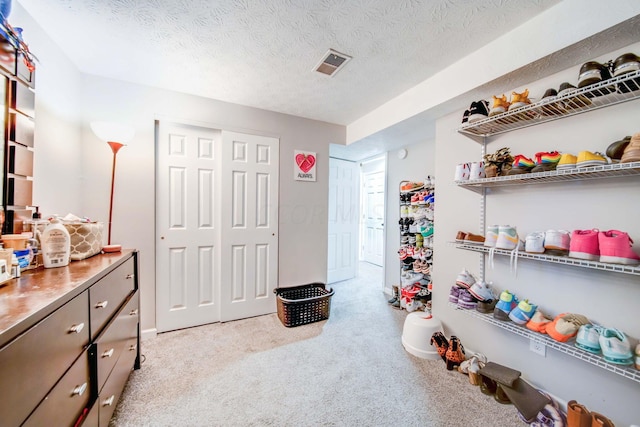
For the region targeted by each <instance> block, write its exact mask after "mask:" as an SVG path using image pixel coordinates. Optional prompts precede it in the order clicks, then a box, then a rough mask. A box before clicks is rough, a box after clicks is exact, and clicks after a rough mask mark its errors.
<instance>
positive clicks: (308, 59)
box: [9, 0, 559, 125]
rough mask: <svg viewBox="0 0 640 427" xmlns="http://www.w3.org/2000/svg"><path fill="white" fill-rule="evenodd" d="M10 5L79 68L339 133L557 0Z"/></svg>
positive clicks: (99, 0)
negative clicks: (331, 62) (321, 67)
mask: <svg viewBox="0 0 640 427" xmlns="http://www.w3.org/2000/svg"><path fill="white" fill-rule="evenodd" d="M18 2H19V3H20V4H21V5H22V6H23V7H24V8H25V9H26V11H27V12H28V13H29V14H30V15H31V16H32V17H33V18H34V19H35V20H36V21H37V22H38V23H39V24H40V25H41V26H42V27H43V29H44V30H45V31H46V32H47V33H48V34H49V35H50V37H51V38H52V39H53V40H54V41H55V42H56V43H57V44H58V45H59V46H60V47H61V48H62V49H63V50H64V51H65V52H66V53H67V55H68V56H69V58H70V59H71V60H72V61H73V62H74V63H75V64H76V66H77V67H78V68H79V69H80V70H81V71H82V72H85V73H88V74H95V75H99V76H104V77H109V78H114V79H119V80H125V81H130V82H134V83H140V84H146V85H151V86H156V87H160V88H165V89H170V90H175V91H180V92H186V93H191V94H197V95H201V96H205V97H208V98H214V99H219V100H223V101H228V102H233V103H237V104H242V105H248V106H253V107H258V108H264V109H267V110H272V111H278V112H282V113H288V114H293V115H296V116H301V117H307V118H312V119H316V120H322V121H326V122H331V123H337V124H344V125H346V124H349V123H351V122H353V121H354V120H356V119H358V118H360V117H362V116H363V115H364V114H366V113H368V112H370V111H371V110H373V109H374V108H376V107H378V106H380V105H382V104H383V103H385V102H386V101H388V100H389V99H391V98H393V97H395V96H397V95H399V94H401V93H402V92H404V91H406V90H408V89H410V88H411V87H413V86H415V85H416V84H418V83H420V82H422V81H423V80H426V79H427V78H429V77H430V76H432V75H433V74H434V73H436V72H438V71H439V70H440V69H442V68H444V67H446V66H448V65H450V64H452V63H454V62H456V61H457V60H459V59H460V58H462V57H464V56H466V55H468V54H469V53H471V52H473V51H475V50H476V49H477V48H480V47H481V46H483V45H485V44H487V43H488V42H490V41H492V40H494V39H495V38H497V37H499V36H500V35H502V34H504V33H506V32H507V31H509V30H510V29H513V28H515V27H517V26H519V25H520V24H522V23H523V22H525V21H527V20H528V19H530V18H531V17H532V16H534V15H536V14H538V13H540V12H542V11H543V10H545V9H547V8H549V7H551V6H553V5H555V4H556V3H558V2H559V0H18ZM9 21H10V22H11V19H9ZM25 37H26V38H27V41H28V34H26V35H25ZM329 48H332V49H335V50H337V51H339V52H343V53H345V54H348V55H351V56H353V59H352V60H351V61H350V62H349V63H347V64H346V66H345V67H344V68H343V69H342V70H341V71H340V72H339V73H337V74H336V76H335V77H332V78H331V77H327V76H325V75H322V74H319V73H317V72H314V71H312V70H313V68H314V67H315V65H316V64H317V63H318V61H319V60H320V59H321V57H322V55H323V54H325V53H326V51H327V50H328V49H329ZM36 54H37V52H36ZM470 72H473V70H470Z"/></svg>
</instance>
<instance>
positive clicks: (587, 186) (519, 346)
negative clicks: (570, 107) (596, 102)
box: [433, 44, 640, 425]
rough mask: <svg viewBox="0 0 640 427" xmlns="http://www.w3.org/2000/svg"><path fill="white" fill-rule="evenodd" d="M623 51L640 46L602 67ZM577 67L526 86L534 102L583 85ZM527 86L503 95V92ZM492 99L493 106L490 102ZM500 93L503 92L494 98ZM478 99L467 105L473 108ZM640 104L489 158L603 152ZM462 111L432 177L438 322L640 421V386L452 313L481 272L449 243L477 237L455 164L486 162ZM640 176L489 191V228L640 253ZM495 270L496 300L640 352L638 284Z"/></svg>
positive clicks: (540, 380)
mask: <svg viewBox="0 0 640 427" xmlns="http://www.w3.org/2000/svg"><path fill="white" fill-rule="evenodd" d="M625 52H635V53H638V52H640V44H636V45H632V46H629V47H627V48H625V49H622V50H619V51H616V52H612V53H611V54H609V55H606V56H603V57H600V58H585V61H586V60H590V59H596V60H599V61H601V62H604V61H606V60H608V59H615V58H616V57H617V56H618V55H620V54H622V53H625ZM578 70H579V67H576V68H572V69H569V70H566V71H564V72H561V73H558V74H556V75H552V76H550V77H548V78H546V79H544V80H541V81H538V82H533V83H532V84H531V85H529V86H528V88H529V89H530V92H531V94H532V95H533V96H534V97H536V96H537V97H539V96H540V95H541V94H542V93H543V92H544V91H545V90H546V89H547V88H550V87H553V88H556V89H557V88H558V87H559V85H560V84H561V83H562V82H564V81H567V82H571V83H573V84H576V82H577V77H578ZM514 89H515V90H520V89H523V88H511V87H505V88H504V92H505V93H508V94H510V93H511V91H512V90H514ZM491 95H492V94H491V93H487V94H486V98H490V97H491ZM496 95H500V94H496ZM471 101H473V100H469V102H471ZM639 112H640V101H638V100H636V101H632V102H627V103H624V104H620V105H616V106H613V107H609V108H606V109H602V110H598V111H592V112H589V113H586V114H582V115H578V116H574V117H570V118H565V119H563V120H560V121H554V122H550V123H546V124H543V125H539V126H534V127H531V128H527V129H522V130H519V131H514V132H510V133H508V134H505V135H502V136H500V137H496V138H494V139H493V140H492V142H491V143H490V144H488V148H487V151H488V152H489V153H493V152H495V151H496V150H497V149H499V148H501V147H510V148H511V152H512V154H513V155H514V156H515V155H516V154H524V155H526V156H528V157H533V155H534V154H535V153H536V152H539V151H551V150H554V149H555V150H559V151H564V152H572V153H574V154H577V153H578V152H579V151H582V150H590V151H601V152H604V151H605V150H606V148H607V147H608V145H609V144H611V143H612V142H614V141H617V140H619V139H621V138H622V137H624V136H625V135H632V134H633V133H635V132H640V122H639V121H638V113H639ZM461 118H462V111H460V112H458V113H455V114H451V115H449V116H446V117H443V118H442V119H440V120H438V122H437V124H436V155H435V169H436V175H437V176H438V178H439V179H438V181H437V182H438V187H437V195H438V197H437V203H436V211H435V221H436V233H435V246H436V249H435V251H434V263H435V264H434V265H436V266H437V268H436V269H434V271H435V274H434V303H433V305H434V314H435V316H436V317H438V318H439V319H440V320H442V322H443V324H444V326H445V331H446V332H447V334H455V335H457V336H459V337H460V338H461V340H462V343H463V344H464V345H465V346H467V348H470V349H473V350H475V351H480V352H482V353H484V354H486V355H487V356H488V358H489V359H490V360H494V361H496V362H498V363H502V364H505V365H507V366H511V367H513V368H515V369H518V370H520V371H521V372H522V373H523V376H524V377H525V378H526V379H527V380H529V381H531V382H533V383H534V384H536V385H537V386H540V387H542V388H544V389H547V390H548V391H550V392H551V393H553V394H554V395H556V396H559V397H560V398H562V399H565V400H566V401H568V400H571V399H575V400H577V401H579V402H580V403H582V404H585V405H586V406H587V407H588V408H589V409H590V410H593V411H596V412H600V413H603V414H605V415H606V416H608V417H609V418H611V419H612V420H613V421H614V422H615V423H616V425H629V424H634V423H635V424H638V422H640V408H639V407H638V401H640V388H639V387H638V383H636V382H634V381H631V380H628V379H626V378H623V377H621V376H618V375H616V374H613V373H610V372H608V371H605V370H603V369H600V368H597V367H595V366H593V365H591V364H588V363H586V362H583V361H580V360H578V359H575V358H572V357H570V356H568V355H566V354H563V353H559V352H556V351H554V350H552V349H547V356H546V358H542V357H540V356H538V355H536V354H534V353H532V352H530V351H529V349H528V347H529V342H528V340H526V339H524V338H522V337H520V336H517V335H514V334H512V333H510V332H508V331H505V330H502V329H500V328H497V327H496V326H493V325H490V324H487V323H484V322H482V321H479V320H476V319H474V318H472V317H469V316H468V315H465V314H464V313H463V312H462V311H459V310H456V309H453V308H451V307H449V306H448V305H447V297H448V294H449V289H450V287H451V285H453V284H454V283H455V278H456V275H457V274H458V273H459V272H460V271H461V270H462V269H463V268H465V267H466V268H468V269H470V270H471V271H472V272H475V273H478V271H479V259H480V255H479V254H476V253H473V252H466V251H462V250H457V249H455V248H454V247H453V246H451V245H449V244H448V243H447V242H449V241H452V240H453V239H454V238H455V235H456V232H457V231H458V230H463V231H472V232H480V233H482V234H484V230H479V228H478V225H479V218H480V210H479V206H480V196H479V195H477V194H475V193H474V192H471V191H469V190H465V189H463V188H459V187H457V186H456V185H454V183H453V174H454V170H455V166H456V164H457V163H461V162H470V161H477V160H480V153H481V151H480V150H481V146H480V145H479V144H478V143H476V142H474V141H473V140H471V139H469V138H467V137H465V136H462V135H461V134H459V133H457V131H456V130H457V129H458V128H459V127H460V121H461ZM638 184H639V182H638V178H637V177H631V178H615V179H603V180H593V181H582V182H574V183H556V184H548V185H528V186H521V187H508V188H507V189H501V190H496V191H491V192H490V193H491V194H489V195H488V196H487V213H486V218H487V223H491V224H510V225H515V226H517V227H518V231H519V232H520V234H521V236H522V237H523V236H524V235H526V234H527V233H528V232H532V231H536V230H542V231H544V230H548V229H566V230H575V229H591V228H599V229H600V230H609V229H620V230H623V231H627V232H629V234H630V235H631V237H632V238H634V239H635V240H636V245H635V249H636V251H637V252H638V253H640V223H639V222H638V221H637V218H638V212H639V211H640V197H639V196H640V185H638ZM495 264H496V266H495V269H487V273H486V277H487V279H488V280H491V281H493V282H494V285H495V289H496V290H497V291H498V292H499V291H502V290H504V289H509V290H510V291H511V292H513V293H516V294H517V295H518V296H519V297H520V298H521V299H522V298H528V299H529V300H530V302H533V303H536V304H538V305H539V306H540V307H541V308H542V309H543V311H544V312H545V313H548V314H549V315H552V316H555V315H558V314H560V313H563V312H574V313H581V314H584V315H586V316H587V317H589V318H590V319H591V320H592V321H594V322H597V323H600V324H602V325H604V326H607V327H615V328H619V329H621V330H623V331H624V332H625V333H626V334H628V335H629V336H630V337H632V343H633V344H634V345H635V343H636V342H637V339H638V338H640V322H638V321H637V311H638V310H637V304H638V301H640V288H639V287H638V279H637V276H630V275H625V274H618V273H606V272H602V271H597V270H590V269H583V268H577V267H570V266H563V265H555V264H546V263H540V262H535V261H527V260H521V261H520V262H519V263H518V270H517V276H516V275H515V274H513V273H510V271H509V270H510V269H509V260H508V258H507V257H502V258H501V257H496V262H495Z"/></svg>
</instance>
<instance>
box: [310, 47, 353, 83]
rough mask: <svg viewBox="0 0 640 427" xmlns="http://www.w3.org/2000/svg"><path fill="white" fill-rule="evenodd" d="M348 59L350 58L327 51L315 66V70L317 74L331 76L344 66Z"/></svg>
mask: <svg viewBox="0 0 640 427" xmlns="http://www.w3.org/2000/svg"><path fill="white" fill-rule="evenodd" d="M350 59H351V57H350V56H349V55H345V54H344V53H340V52H336V51H335V50H333V49H329V51H328V52H327V53H325V54H324V56H323V57H322V60H320V62H319V63H318V65H316V67H315V70H316V71H317V72H319V73H322V74H326V75H328V76H333V75H334V74H335V73H337V72H338V70H340V69H341V68H342V67H343V66H344V64H346V63H347V62H349V60H350Z"/></svg>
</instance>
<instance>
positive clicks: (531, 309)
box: [509, 299, 538, 325]
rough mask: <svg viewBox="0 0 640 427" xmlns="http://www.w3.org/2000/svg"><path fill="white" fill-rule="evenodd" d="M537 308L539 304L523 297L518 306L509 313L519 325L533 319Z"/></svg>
mask: <svg viewBox="0 0 640 427" xmlns="http://www.w3.org/2000/svg"><path fill="white" fill-rule="evenodd" d="M537 308H538V306H537V305H535V304H529V301H528V300H526V299H523V300H522V301H520V302H519V303H518V305H517V306H516V308H514V309H513V310H511V312H510V313H509V319H511V320H513V322H514V323H517V324H518V325H524V324H526V323H527V322H528V321H529V320H531V318H532V317H533V314H534V313H535V312H536V309H537Z"/></svg>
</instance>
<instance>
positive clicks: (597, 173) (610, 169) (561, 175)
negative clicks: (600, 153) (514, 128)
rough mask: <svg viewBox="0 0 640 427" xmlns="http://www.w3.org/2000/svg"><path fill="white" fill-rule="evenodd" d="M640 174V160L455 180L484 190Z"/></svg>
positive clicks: (470, 188) (460, 183) (464, 185)
mask: <svg viewBox="0 0 640 427" xmlns="http://www.w3.org/2000/svg"><path fill="white" fill-rule="evenodd" d="M638 175H640V162H631V163H611V164H607V165H600V166H589V167H586V168H573V169H565V170H554V171H547V172H535V173H523V174H519V175H506V176H496V177H493V178H480V179H472V180H459V181H454V182H455V183H456V184H457V185H458V186H460V187H463V188H467V189H469V190H473V191H475V192H478V193H480V192H482V189H483V188H493V187H506V186H510V185H523V184H548V183H553V182H566V181H582V180H587V179H602V178H616V177H621V176H638Z"/></svg>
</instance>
